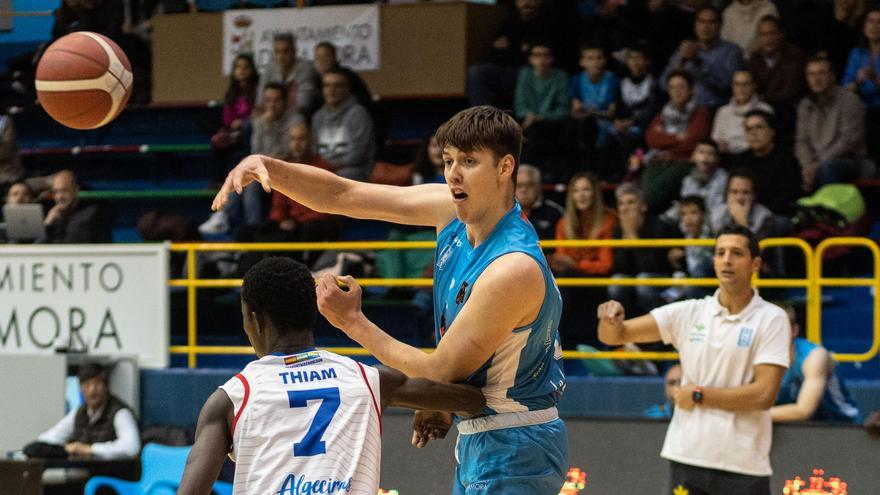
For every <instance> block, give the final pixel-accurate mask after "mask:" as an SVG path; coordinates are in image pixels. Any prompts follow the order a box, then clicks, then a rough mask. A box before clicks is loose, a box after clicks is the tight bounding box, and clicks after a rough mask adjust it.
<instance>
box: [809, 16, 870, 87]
mask: <svg viewBox="0 0 880 495" xmlns="http://www.w3.org/2000/svg"><path fill="white" fill-rule="evenodd" d="M865 5H866V2H865V1H863V0H834V2H833V4H832V5H829V6H828V11H827V13H826V14H825V15H824V16H823V18H822V19H821V21H820V22H819V23H816V24H815V25H809V26H805V27H806V29H805V30H804V32H803V33H802V38H803V39H798V40H796V43H798V45H799V46H803V47H806V48H807V49H808V53H813V52H816V51H818V52H820V54H824V55H825V56H826V57H827V58H828V60H830V61H831V68H832V70H833V71H834V73H835V74H841V73H842V71H843V70H844V68H845V67H846V61H847V57H849V52H850V50H852V48H853V47H854V46H856V45H857V44H858V42H859V32H860V30H859V27H860V26H859V22H860V21H861V19H862V15H863V14H864V12H865ZM816 25H820V26H822V28H821V29H818V30H817V29H816V27H815V26H816Z"/></svg>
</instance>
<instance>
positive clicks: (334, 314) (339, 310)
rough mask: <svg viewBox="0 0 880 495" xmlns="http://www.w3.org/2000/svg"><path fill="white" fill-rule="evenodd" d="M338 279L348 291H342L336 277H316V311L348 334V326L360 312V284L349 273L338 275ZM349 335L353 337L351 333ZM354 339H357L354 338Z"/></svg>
mask: <svg viewBox="0 0 880 495" xmlns="http://www.w3.org/2000/svg"><path fill="white" fill-rule="evenodd" d="M338 281H339V282H342V283H344V284H345V285H347V286H348V291H343V290H342V289H341V288H340V287H339V285H338V283H337V277H334V276H333V275H330V274H325V275H323V276H321V277H319V278H318V285H317V287H316V289H315V290H316V291H317V295H318V311H320V312H321V314H322V315H324V318H327V321H328V322H330V324H331V325H333V326H334V327H336V328H338V329H340V330H342V331H343V332H346V334H348V330H347V329H349V328H351V326H352V324H353V323H354V322H355V321H357V320H358V319H359V318H360V317H361V316H363V313H361V286H360V285H358V283H357V281H356V280H355V279H354V277H352V276H351V275H346V276H344V277H338ZM348 336H349V337H352V338H355V337H354V336H353V335H350V334H349V335H348ZM355 340H357V339H356V338H355Z"/></svg>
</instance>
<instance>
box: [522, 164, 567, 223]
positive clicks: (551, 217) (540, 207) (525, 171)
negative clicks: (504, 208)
mask: <svg viewBox="0 0 880 495" xmlns="http://www.w3.org/2000/svg"><path fill="white" fill-rule="evenodd" d="M516 200H517V201H518V202H519V205H520V207H522V211H523V214H524V215H525V216H526V217H528V219H529V221H530V222H532V226H533V227H535V231H536V232H537V233H538V239H553V238H554V237H555V236H556V224H557V223H558V222H559V219H560V218H562V215H564V214H565V210H564V209H563V208H562V207H561V206H559V205H558V204H556V202H554V201H551V200H549V199H546V198H544V191H543V190H542V187H541V170H540V169H538V167H535V166H534V165H529V164H527V163H521V164H520V165H519V168H518V169H517V173H516Z"/></svg>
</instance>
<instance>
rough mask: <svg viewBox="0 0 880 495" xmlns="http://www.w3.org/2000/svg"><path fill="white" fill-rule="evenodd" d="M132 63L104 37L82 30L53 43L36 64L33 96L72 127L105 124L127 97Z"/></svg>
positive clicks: (48, 111)
mask: <svg viewBox="0 0 880 495" xmlns="http://www.w3.org/2000/svg"><path fill="white" fill-rule="evenodd" d="M131 85H132V74H131V64H130V63H129V62H128V57H126V56H125V53H124V52H123V51H122V50H121V49H120V48H119V46H117V45H116V43H114V42H113V41H111V40H110V39H109V38H107V37H106V36H103V35H100V34H97V33H91V32H88V31H81V32H78V33H71V34H68V35H67V36H64V37H61V38H59V39H58V40H57V41H55V42H54V43H52V44H51V45H50V46H49V48H48V49H46V52H45V53H43V57H42V58H41V59H40V62H39V63H38V64H37V80H36V88H37V98H38V99H39V100H40V104H41V105H42V106H43V108H44V109H45V110H46V112H47V113H48V114H49V115H51V116H52V118H53V119H55V120H57V121H58V122H60V123H62V124H64V125H66V126H67V127H72V128H74V129H94V128H96V127H101V126H102V125H105V124H107V123H109V122H110V121H111V120H113V119H114V118H116V116H117V115H119V112H121V111H122V109H123V108H125V104H126V103H127V102H128V97H129V96H131Z"/></svg>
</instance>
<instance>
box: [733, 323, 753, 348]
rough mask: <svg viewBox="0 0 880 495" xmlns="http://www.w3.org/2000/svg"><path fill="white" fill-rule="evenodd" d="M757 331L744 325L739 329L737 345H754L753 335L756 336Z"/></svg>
mask: <svg viewBox="0 0 880 495" xmlns="http://www.w3.org/2000/svg"><path fill="white" fill-rule="evenodd" d="M754 335H755V331H754V330H753V329H751V328H748V327H742V328H740V329H739V339H737V341H736V345H738V346H740V347H751V345H752V337H754Z"/></svg>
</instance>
